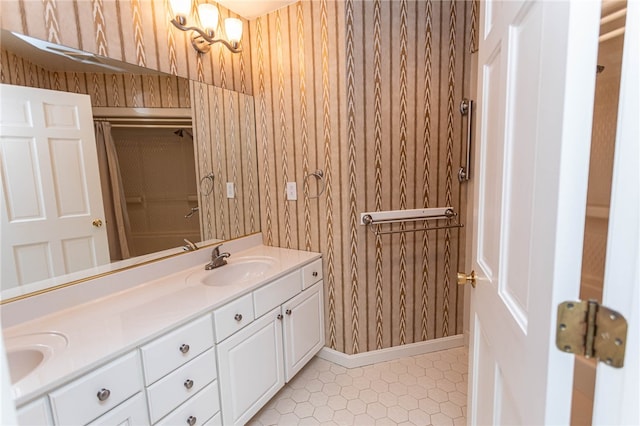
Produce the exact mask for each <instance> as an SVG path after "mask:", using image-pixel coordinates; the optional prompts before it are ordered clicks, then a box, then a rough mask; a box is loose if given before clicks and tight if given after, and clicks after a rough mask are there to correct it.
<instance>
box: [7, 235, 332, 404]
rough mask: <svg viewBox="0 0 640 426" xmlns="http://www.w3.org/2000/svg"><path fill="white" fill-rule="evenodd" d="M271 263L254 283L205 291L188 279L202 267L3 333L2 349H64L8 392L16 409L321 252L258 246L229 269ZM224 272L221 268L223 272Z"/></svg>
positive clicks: (237, 256)
mask: <svg viewBox="0 0 640 426" xmlns="http://www.w3.org/2000/svg"><path fill="white" fill-rule="evenodd" d="M249 256H265V257H269V258H272V259H274V260H275V265H274V267H273V268H272V269H270V270H269V271H268V272H266V273H265V274H264V275H262V276H260V277H259V278H257V279H253V280H245V281H241V282H240V283H237V284H236V283H234V284H229V285H225V286H207V285H203V284H201V283H199V282H197V281H189V280H187V279H186V278H187V277H188V276H189V275H190V274H193V273H194V272H198V271H201V270H202V269H203V267H204V265H199V266H197V267H193V268H189V269H185V270H182V271H179V272H175V273H173V274H171V275H168V276H165V277H163V278H161V279H156V280H153V281H149V282H147V283H145V284H142V285H139V286H136V287H133V288H131V289H128V290H124V291H121V292H119V293H115V294H112V295H109V296H107V297H103V298H100V299H97V300H94V301H91V302H89V303H85V304H82V305H79V306H75V307H73V308H69V309H65V310H62V311H59V312H55V313H53V314H50V315H46V316H43V317H40V318H37V319H34V320H32V321H28V322H25V323H21V324H19V325H16V326H13V327H10V328H6V329H4V330H3V334H4V339H5V347H6V348H7V350H11V347H12V341H15V339H17V338H19V336H24V335H27V334H34V333H59V334H62V335H64V336H66V338H67V340H68V344H67V347H66V348H64V349H62V350H61V351H60V353H58V354H56V355H54V356H52V357H51V358H50V359H48V360H47V361H46V362H45V363H44V364H43V365H41V366H40V367H38V369H37V370H35V371H34V372H33V373H31V374H29V375H28V376H27V377H25V378H24V379H22V380H21V381H19V382H18V383H15V384H14V385H13V387H12V390H13V396H14V399H15V401H16V404H17V405H21V404H23V403H25V402H28V401H29V400H31V399H34V398H36V397H38V396H39V395H41V394H44V393H46V392H48V391H50V390H51V389H53V388H55V387H58V386H60V385H62V384H64V383H65V382H67V381H69V380H72V379H74V378H76V377H78V376H80V375H82V374H85V373H87V372H88V371H90V370H92V369H94V368H96V367H97V366H99V365H101V364H103V363H105V362H107V361H109V360H111V359H113V358H114V357H117V356H118V355H121V354H124V353H126V352H128V351H130V350H133V349H134V348H135V347H137V346H139V345H141V344H144V343H145V342H147V341H150V340H152V339H154V338H156V337H158V336H160V335H161V334H163V333H165V332H167V331H169V330H171V329H173V328H176V327H178V326H180V325H182V324H184V323H187V322H189V321H190V320H192V319H194V318H196V317H198V316H201V315H203V314H206V313H208V312H211V311H212V310H213V309H215V308H217V307H219V306H221V305H223V304H225V303H227V302H229V301H230V300H233V299H235V298H237V297H239V296H241V295H243V294H246V293H249V292H251V291H252V290H254V289H256V288H258V287H260V286H262V285H264V284H265V283H267V282H269V281H272V280H273V279H275V278H278V277H280V276H283V275H285V274H287V273H288V272H291V271H292V270H295V269H297V268H299V267H301V266H303V265H305V264H307V263H310V262H312V261H313V260H315V259H318V258H320V254H319V253H312V252H305V251H298V250H288V249H282V248H277V247H268V246H263V245H260V246H257V247H253V248H250V249H247V250H243V251H239V252H236V253H232V256H231V257H230V258H229V259H227V260H228V263H229V264H233V263H234V262H238V261H240V260H241V258H243V257H249ZM222 268H224V266H223V267H222Z"/></svg>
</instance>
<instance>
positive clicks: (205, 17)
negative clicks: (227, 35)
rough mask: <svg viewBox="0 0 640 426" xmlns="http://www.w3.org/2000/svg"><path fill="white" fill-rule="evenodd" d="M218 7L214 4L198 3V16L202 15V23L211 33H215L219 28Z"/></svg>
mask: <svg viewBox="0 0 640 426" xmlns="http://www.w3.org/2000/svg"><path fill="white" fill-rule="evenodd" d="M218 15H219V12H218V8H217V7H215V6H214V5H212V4H208V3H203V4H201V5H198V16H200V24H202V27H203V28H204V29H205V31H207V32H208V33H210V34H213V33H214V32H215V31H216V29H217V28H218Z"/></svg>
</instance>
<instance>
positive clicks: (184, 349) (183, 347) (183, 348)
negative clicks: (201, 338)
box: [180, 343, 191, 354]
mask: <svg viewBox="0 0 640 426" xmlns="http://www.w3.org/2000/svg"><path fill="white" fill-rule="evenodd" d="M189 349H191V348H190V347H189V345H187V344H186V343H185V344H184V345H182V346H180V352H182V353H183V354H186V353H187V352H189Z"/></svg>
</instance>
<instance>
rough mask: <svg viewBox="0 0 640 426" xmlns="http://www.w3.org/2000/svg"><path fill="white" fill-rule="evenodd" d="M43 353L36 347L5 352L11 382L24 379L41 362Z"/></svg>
mask: <svg viewBox="0 0 640 426" xmlns="http://www.w3.org/2000/svg"><path fill="white" fill-rule="evenodd" d="M42 361H44V353H42V351H39V350H38V349H18V350H15V351H9V352H7V362H8V363H9V374H10V375H11V383H17V382H19V381H20V380H22V379H24V378H25V377H26V376H28V375H29V373H31V372H32V371H34V370H35V369H36V368H38V367H39V366H40V364H42Z"/></svg>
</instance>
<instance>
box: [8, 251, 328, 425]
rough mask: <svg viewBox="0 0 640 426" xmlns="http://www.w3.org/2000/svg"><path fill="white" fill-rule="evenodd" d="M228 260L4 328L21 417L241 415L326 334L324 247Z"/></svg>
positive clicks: (102, 420)
mask: <svg viewBox="0 0 640 426" xmlns="http://www.w3.org/2000/svg"><path fill="white" fill-rule="evenodd" d="M203 250H206V249H203ZM228 262H229V263H228V265H225V266H222V267H220V268H216V269H213V270H211V271H205V270H204V269H203V267H204V264H201V265H198V266H197V267H191V268H187V269H185V270H181V271H178V272H176V273H173V274H171V275H169V276H166V277H162V278H160V279H156V280H153V281H150V282H147V283H144V284H141V285H138V286H135V287H132V288H130V289H127V290H124V291H120V292H118V293H116V294H112V295H109V296H107V297H103V298H101V299H98V300H94V301H90V302H87V303H84V304H82V305H80V306H77V307H73V308H70V309H65V310H63V311H60V312H55V313H52V314H50V315H46V316H44V317H41V318H36V319H33V320H31V321H28V322H25V323H21V324H18V325H15V326H13V327H10V328H7V329H5V330H4V331H3V332H4V338H5V344H6V348H7V353H8V358H9V362H10V368H11V370H12V375H14V378H16V379H17V380H14V382H15V383H14V384H13V388H12V390H13V393H14V398H15V401H16V406H17V414H18V421H19V423H20V424H25V425H26V424H29V425H35V424H41V425H68V424H74V425H80V424H96V425H99V424H105V425H107V424H125V423H127V424H136V425H137V424H158V425H179V424H183V425H188V426H194V425H205V424H206V425H220V424H225V425H230V424H244V423H246V422H247V421H248V420H249V419H250V418H251V417H252V416H253V415H254V414H255V413H257V412H258V411H259V410H260V408H261V407H262V406H264V404H265V403H266V402H267V401H269V399H271V397H273V396H274V395H275V394H276V393H277V392H278V390H279V389H280V388H282V387H283V386H284V384H285V383H286V382H288V381H289V380H290V379H291V378H292V377H294V375H295V374H296V373H297V372H298V371H299V370H300V369H301V368H302V367H303V366H304V365H305V364H306V363H307V362H308V361H309V360H310V359H311V358H312V357H313V356H314V355H315V354H316V353H317V352H318V351H319V350H320V349H321V348H322V347H323V346H324V318H323V287H322V286H323V282H322V278H323V274H322V259H321V258H320V254H318V253H309V252H301V251H296V250H287V249H280V248H274V247H267V246H262V245H260V246H256V247H252V248H249V249H247V250H243V251H239V252H232V256H231V257H230V258H229V259H228ZM12 357H13V358H12ZM18 370H21V371H18ZM18 374H19V375H20V376H22V377H21V378H17V377H16V376H15V375H18Z"/></svg>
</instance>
